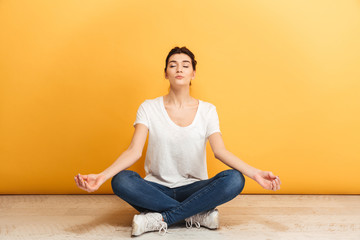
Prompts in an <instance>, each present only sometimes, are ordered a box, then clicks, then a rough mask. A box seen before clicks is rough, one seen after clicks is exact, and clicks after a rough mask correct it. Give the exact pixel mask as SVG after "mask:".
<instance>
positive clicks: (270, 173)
mask: <svg viewBox="0 0 360 240" xmlns="http://www.w3.org/2000/svg"><path fill="white" fill-rule="evenodd" d="M268 175H269V177H270V178H272V179H275V178H276V176H275V175H274V174H273V173H272V172H269V174H268Z"/></svg>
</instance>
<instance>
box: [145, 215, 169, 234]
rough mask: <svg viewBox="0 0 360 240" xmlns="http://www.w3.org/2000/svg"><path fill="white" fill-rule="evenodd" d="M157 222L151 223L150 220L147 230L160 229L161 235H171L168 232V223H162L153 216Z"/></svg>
mask: <svg viewBox="0 0 360 240" xmlns="http://www.w3.org/2000/svg"><path fill="white" fill-rule="evenodd" d="M151 217H152V218H153V219H154V220H155V221H151V220H148V221H147V224H146V228H147V229H156V230H157V229H159V234H160V235H162V236H164V235H165V234H166V233H170V232H168V230H167V229H168V226H167V223H166V222H163V221H160V220H158V219H156V218H154V217H153V216H151ZM146 218H147V219H148V216H146Z"/></svg>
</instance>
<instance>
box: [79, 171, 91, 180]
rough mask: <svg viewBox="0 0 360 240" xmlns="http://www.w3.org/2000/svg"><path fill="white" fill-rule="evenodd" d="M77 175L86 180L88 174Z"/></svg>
mask: <svg viewBox="0 0 360 240" xmlns="http://www.w3.org/2000/svg"><path fill="white" fill-rule="evenodd" d="M79 176H80V177H81V178H82V179H84V180H85V181H87V180H88V177H89V176H88V175H81V174H80V173H79Z"/></svg>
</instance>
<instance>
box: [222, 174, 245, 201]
mask: <svg viewBox="0 0 360 240" xmlns="http://www.w3.org/2000/svg"><path fill="white" fill-rule="evenodd" d="M224 173H225V175H226V179H227V180H226V181H227V185H226V186H227V187H226V189H225V191H226V193H227V194H230V195H234V196H237V195H239V194H240V193H241V192H242V190H243V189H244V186H245V178H244V175H243V174H242V173H241V172H239V171H237V170H233V169H231V170H227V171H225V172H224Z"/></svg>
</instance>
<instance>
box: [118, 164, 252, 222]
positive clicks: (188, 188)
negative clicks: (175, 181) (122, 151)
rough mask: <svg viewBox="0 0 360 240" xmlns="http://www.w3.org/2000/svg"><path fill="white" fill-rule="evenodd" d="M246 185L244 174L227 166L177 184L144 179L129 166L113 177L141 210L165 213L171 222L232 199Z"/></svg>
mask: <svg viewBox="0 0 360 240" xmlns="http://www.w3.org/2000/svg"><path fill="white" fill-rule="evenodd" d="M244 185H245V178H244V176H243V175H242V173H240V172H239V171H236V170H225V171H223V172H220V173H218V174H217V175H216V176H215V177H213V178H210V179H207V180H200V181H197V182H194V183H191V184H188V185H185V186H181V187H176V188H169V187H166V186H163V185H161V184H158V183H154V182H150V181H147V180H144V179H143V178H141V177H140V175H139V174H138V173H136V172H133V171H129V170H124V171H121V172H119V173H118V174H117V175H115V176H114V177H113V178H112V180H111V186H112V188H113V191H114V193H115V194H116V195H117V196H119V197H120V198H121V199H123V200H124V201H126V202H127V203H129V204H130V205H131V206H133V207H134V208H135V209H136V210H138V211H139V212H147V211H150V212H158V213H161V214H162V216H163V218H164V221H165V222H166V223H167V224H168V225H171V224H174V223H176V222H179V221H181V220H184V219H185V218H188V217H191V216H193V215H195V214H197V213H200V212H203V211H207V210H210V209H213V208H215V207H216V206H219V205H221V204H223V203H226V202H228V201H230V200H231V199H233V198H235V197H236V196H237V195H239V194H240V193H241V191H242V190H243V188H244Z"/></svg>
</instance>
